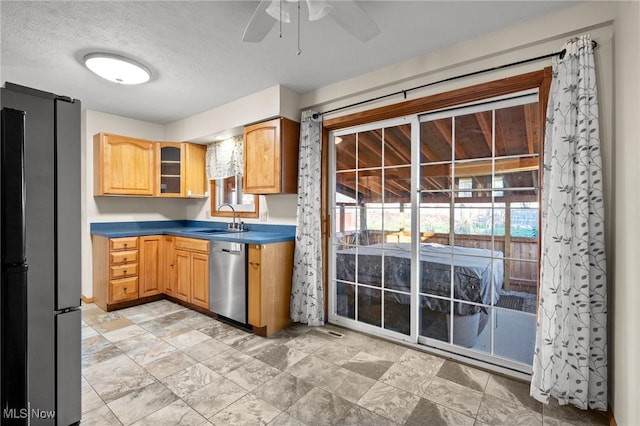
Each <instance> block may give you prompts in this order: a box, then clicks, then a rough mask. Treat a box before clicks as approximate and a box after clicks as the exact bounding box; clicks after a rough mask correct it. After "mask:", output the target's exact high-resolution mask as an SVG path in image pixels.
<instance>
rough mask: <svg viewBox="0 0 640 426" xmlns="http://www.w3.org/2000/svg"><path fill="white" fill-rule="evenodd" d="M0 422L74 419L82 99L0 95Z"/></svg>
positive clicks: (11, 89) (17, 91) (12, 91)
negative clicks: (0, 240) (0, 404)
mask: <svg viewBox="0 0 640 426" xmlns="http://www.w3.org/2000/svg"><path fill="white" fill-rule="evenodd" d="M0 107H1V114H2V117H1V118H2V121H1V128H0V134H1V136H2V141H1V142H2V145H1V150H0V215H1V220H0V223H1V227H0V237H1V238H2V243H1V266H2V275H1V281H0V319H1V323H0V333H1V334H0V344H1V350H0V361H1V364H2V366H1V368H0V381H1V382H2V386H1V388H0V392H1V395H0V397H1V401H2V407H1V409H2V412H1V413H0V415H1V416H0V418H1V419H2V425H5V424H6V425H13V424H16V425H18V424H24V425H27V424H29V425H70V424H76V423H78V422H79V421H80V416H81V407H80V401H81V371H80V369H81V313H80V293H81V271H80V254H81V252H80V250H81V248H80V234H81V222H80V215H81V207H80V191H81V190H80V148H81V147H80V101H78V100H75V99H71V98H68V97H64V96H57V95H54V94H51V93H47V92H43V91H39V90H35V89H31V88H27V87H23V86H19V85H15V84H12V83H6V84H5V86H4V87H3V88H2V89H0Z"/></svg>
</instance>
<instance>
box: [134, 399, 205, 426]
mask: <svg viewBox="0 0 640 426" xmlns="http://www.w3.org/2000/svg"><path fill="white" fill-rule="evenodd" d="M133 425H134V426H205V425H209V422H208V421H207V419H205V418H204V417H202V416H201V415H200V414H198V412H196V410H194V409H193V408H191V407H189V406H188V405H187V404H186V403H185V402H184V401H182V400H177V401H174V402H172V403H171V404H169V405H167V406H166V407H164V408H161V409H160V410H158V411H156V412H154V413H151V414H149V415H148V416H146V417H143V418H142V419H140V420H138V421H137V422H135V423H134V424H133Z"/></svg>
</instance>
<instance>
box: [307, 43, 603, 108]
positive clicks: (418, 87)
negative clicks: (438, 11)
mask: <svg viewBox="0 0 640 426" xmlns="http://www.w3.org/2000/svg"><path fill="white" fill-rule="evenodd" d="M591 46H592V47H593V48H594V49H595V48H596V47H597V46H598V43H596V42H595V41H592V42H591ZM566 52H567V49H562V50H561V51H559V52H555V53H549V54H546V55H542V56H536V57H535V58H529V59H523V60H521V61H517V62H511V63H510V64H504V65H498V66H495V67H492V68H486V69H483V70H480V71H473V72H470V73H467V74H462V75H456V76H454V77H449V78H445V79H442V80H438V81H433V82H431V83H427V84H422V85H420V86H416V87H412V88H410V89H405V90H399V91H397V92H393V93H388V94H386V95H382V96H377V97H375V98H371V99H367V100H364V101H360V102H356V103H353V104H349V105H345V106H342V107H339V108H334V109H330V110H329V111H325V112H319V113H315V114H313V118H314V119H317V118H319V117H321V116H322V115H324V114H331V113H332V112H337V111H342V110H343V109H349V108H353V107H356V106H360V105H364V104H368V103H370V102H375V101H379V100H380V99H385V98H390V97H392V96H397V95H403V96H404V98H405V99H406V98H407V93H408V92H412V91H414V90H419V89H424V88H425V87H429V86H434V85H436V84H440V83H446V82H449V81H453V80H458V79H461V78H465V77H471V76H474V75H478V74H484V73H486V72H490V71H497V70H501V69H503V68H509V67H514V66H516V65H522V64H526V63H529V62H535V61H539V60H541V59H547V58H552V57H554V56H560V59H562V58H564V55H565V53H566Z"/></svg>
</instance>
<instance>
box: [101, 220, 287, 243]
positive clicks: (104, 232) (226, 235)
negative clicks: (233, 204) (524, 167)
mask: <svg viewBox="0 0 640 426" xmlns="http://www.w3.org/2000/svg"><path fill="white" fill-rule="evenodd" d="M226 226H227V222H205V221H198V220H162V221H148V222H104V223H92V224H91V235H101V236H103V237H108V238H118V237H138V236H143V235H175V236H181V237H189V238H200V239H203V240H216V241H229V242H234V243H243V244H270V243H280V242H283V241H293V240H294V239H295V236H296V227H295V226H292V225H263V224H251V223H249V224H246V227H247V228H248V230H247V231H244V232H225V231H226ZM211 229H219V230H220V231H221V232H214V233H206V232H201V231H205V230H211Z"/></svg>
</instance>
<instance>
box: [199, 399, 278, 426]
mask: <svg viewBox="0 0 640 426" xmlns="http://www.w3.org/2000/svg"><path fill="white" fill-rule="evenodd" d="M279 414H280V410H278V409H277V408H275V407H274V406H272V405H269V404H268V403H267V402H265V401H263V400H261V399H258V398H256V397H255V396H254V395H251V394H247V395H245V396H243V397H242V398H240V399H239V400H237V401H236V402H234V403H233V404H231V405H229V406H228V407H227V408H225V409H223V410H222V411H220V412H218V414H216V415H215V416H213V417H211V418H210V419H209V421H210V422H211V423H213V424H214V425H218V426H237V425H266V424H267V423H269V422H270V421H271V420H273V419H274V418H276V417H277V416H278V415H279Z"/></svg>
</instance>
